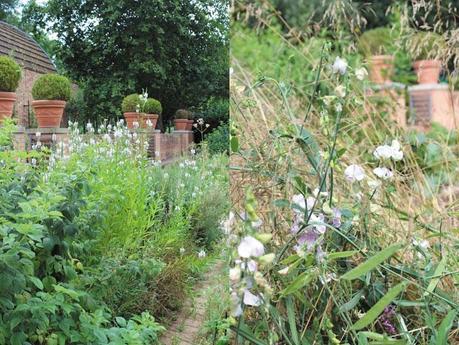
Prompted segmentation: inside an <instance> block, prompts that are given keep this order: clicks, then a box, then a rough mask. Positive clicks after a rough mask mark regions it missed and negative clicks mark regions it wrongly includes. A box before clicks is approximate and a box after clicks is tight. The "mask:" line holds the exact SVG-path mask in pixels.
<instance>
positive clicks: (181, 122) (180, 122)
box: [174, 119, 188, 131]
mask: <svg viewBox="0 0 459 345" xmlns="http://www.w3.org/2000/svg"><path fill="white" fill-rule="evenodd" d="M174 126H175V130H176V131H186V129H187V127H188V120H187V119H175V120H174Z"/></svg>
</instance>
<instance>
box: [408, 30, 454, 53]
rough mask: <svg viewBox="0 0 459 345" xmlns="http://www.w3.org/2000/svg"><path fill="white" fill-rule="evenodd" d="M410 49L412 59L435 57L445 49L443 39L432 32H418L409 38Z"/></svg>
mask: <svg viewBox="0 0 459 345" xmlns="http://www.w3.org/2000/svg"><path fill="white" fill-rule="evenodd" d="M409 45H410V51H411V54H412V56H413V58H414V59H416V60H426V59H430V58H435V57H436V56H438V54H439V53H441V52H442V51H443V50H444V49H445V45H446V43H445V40H444V38H443V37H442V36H440V35H439V34H436V33H434V32H424V31H423V32H418V33H416V34H415V35H414V36H413V37H412V39H411V40H410V43H409Z"/></svg>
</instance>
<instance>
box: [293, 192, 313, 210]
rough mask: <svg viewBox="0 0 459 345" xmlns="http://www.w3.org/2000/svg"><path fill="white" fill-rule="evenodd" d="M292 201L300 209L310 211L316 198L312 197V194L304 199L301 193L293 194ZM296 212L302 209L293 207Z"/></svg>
mask: <svg viewBox="0 0 459 345" xmlns="http://www.w3.org/2000/svg"><path fill="white" fill-rule="evenodd" d="M292 202H293V203H294V204H296V205H297V206H300V207H301V208H302V209H306V207H307V210H308V211H310V210H312V208H313V207H314V203H315V202H316V199H315V198H313V197H312V196H308V197H307V198H306V199H305V198H304V196H303V195H302V194H295V195H294V196H292ZM294 211H295V212H296V213H300V214H302V213H303V211H300V210H298V209H294Z"/></svg>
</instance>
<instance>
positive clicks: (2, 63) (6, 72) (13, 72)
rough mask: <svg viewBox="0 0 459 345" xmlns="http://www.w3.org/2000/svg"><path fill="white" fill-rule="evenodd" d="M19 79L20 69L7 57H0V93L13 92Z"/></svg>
mask: <svg viewBox="0 0 459 345" xmlns="http://www.w3.org/2000/svg"><path fill="white" fill-rule="evenodd" d="M20 79H21V67H20V66H19V65H18V64H17V62H16V61H14V60H13V59H12V58H10V57H8V56H0V91H3V92H14V91H16V89H17V88H18V85H19V80H20Z"/></svg>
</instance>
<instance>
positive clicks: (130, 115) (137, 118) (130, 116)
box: [124, 111, 144, 129]
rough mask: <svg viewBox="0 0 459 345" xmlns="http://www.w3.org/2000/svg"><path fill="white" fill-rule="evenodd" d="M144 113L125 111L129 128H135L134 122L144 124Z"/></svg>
mask: <svg viewBox="0 0 459 345" xmlns="http://www.w3.org/2000/svg"><path fill="white" fill-rule="evenodd" d="M143 115H144V114H141V113H137V112H135V111H134V112H127V113H124V118H125V119H126V125H127V127H128V128H130V129H132V128H134V122H137V123H138V124H139V126H141V125H142V123H143V121H144V119H143V118H144V116H143Z"/></svg>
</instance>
